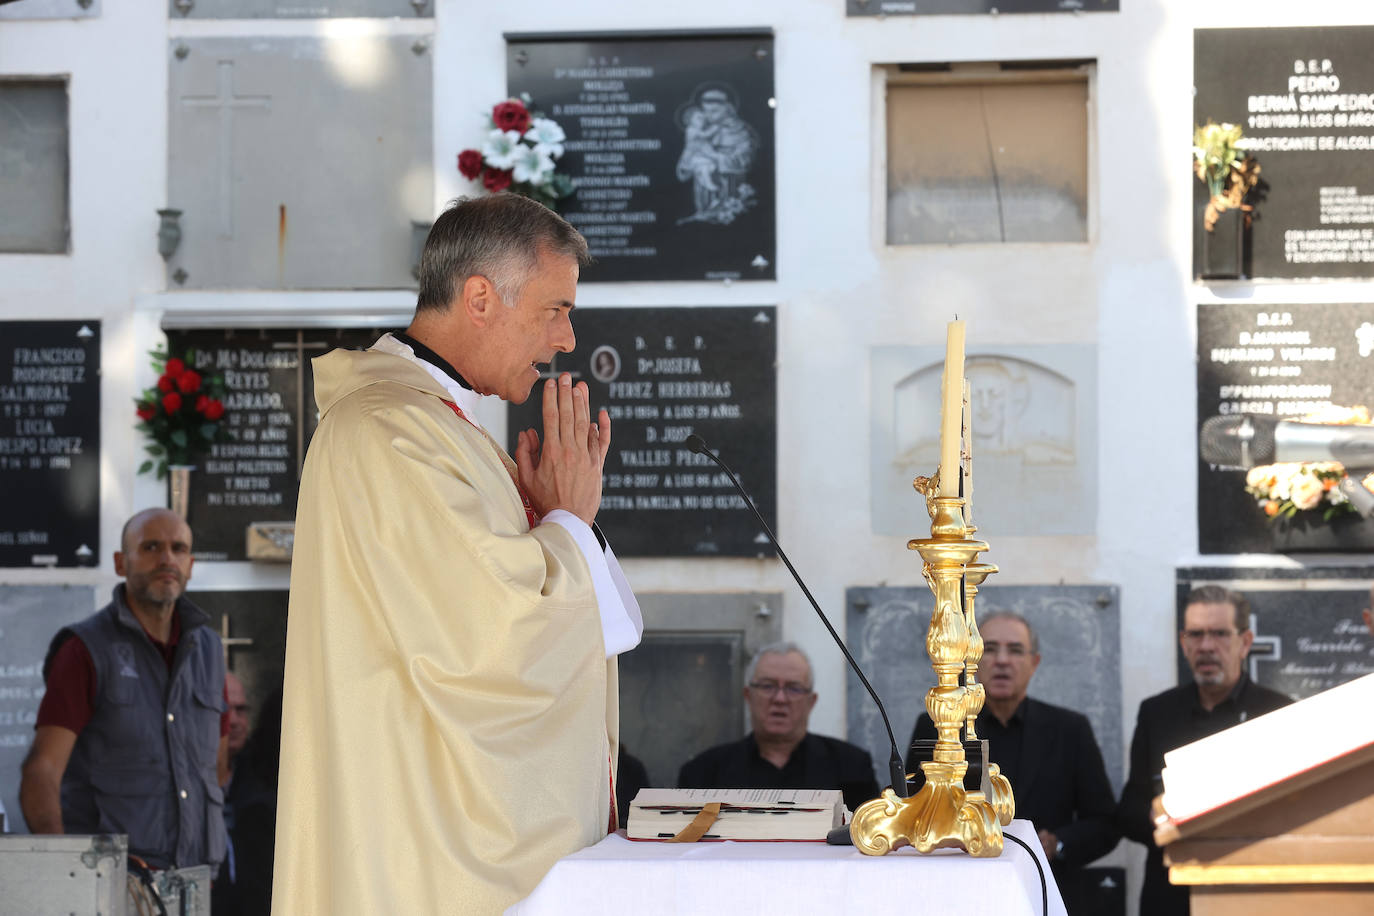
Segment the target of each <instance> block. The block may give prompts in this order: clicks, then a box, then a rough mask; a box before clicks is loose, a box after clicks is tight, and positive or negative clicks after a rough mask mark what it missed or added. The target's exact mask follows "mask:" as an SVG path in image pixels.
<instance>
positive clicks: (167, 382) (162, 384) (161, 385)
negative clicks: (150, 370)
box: [157, 372, 174, 391]
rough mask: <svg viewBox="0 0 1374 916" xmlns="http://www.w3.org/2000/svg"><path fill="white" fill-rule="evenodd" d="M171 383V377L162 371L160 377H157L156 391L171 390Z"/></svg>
mask: <svg viewBox="0 0 1374 916" xmlns="http://www.w3.org/2000/svg"><path fill="white" fill-rule="evenodd" d="M173 384H174V383H173V382H172V377H171V376H170V375H167V374H166V373H165V372H164V373H163V374H162V377H161V378H159V379H158V380H157V390H158V391H171V390H172V387H173Z"/></svg>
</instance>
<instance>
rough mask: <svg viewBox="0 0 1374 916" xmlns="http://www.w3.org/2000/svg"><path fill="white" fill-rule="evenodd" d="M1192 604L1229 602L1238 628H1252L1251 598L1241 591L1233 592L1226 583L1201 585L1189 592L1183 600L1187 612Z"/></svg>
mask: <svg viewBox="0 0 1374 916" xmlns="http://www.w3.org/2000/svg"><path fill="white" fill-rule="evenodd" d="M1190 604H1229V605H1231V611H1232V619H1233V620H1234V621H1235V625H1236V629H1237V630H1238V631H1239V632H1241V633H1244V632H1245V631H1246V630H1248V629H1250V599H1248V598H1246V597H1245V596H1244V595H1242V594H1241V593H1240V592H1233V591H1231V590H1230V589H1229V588H1227V587H1226V586H1224V585H1200V586H1198V587H1197V588H1195V589H1193V590H1192V591H1190V592H1189V593H1188V597H1187V598H1186V599H1184V601H1183V612H1184V614H1187V612H1188V606H1189V605H1190Z"/></svg>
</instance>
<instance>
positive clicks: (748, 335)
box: [508, 306, 777, 557]
mask: <svg viewBox="0 0 1374 916" xmlns="http://www.w3.org/2000/svg"><path fill="white" fill-rule="evenodd" d="M775 318H776V309H775V308H774V307H773V306H745V307H729V308H614V309H611V308H599V309H598V308H579V309H578V310H577V311H576V312H575V313H574V314H573V328H574V330H575V331H576V333H577V350H576V352H574V353H571V354H568V355H560V356H559V357H558V359H557V360H556V361H555V363H554V366H553V371H555V372H571V373H572V374H573V376H574V378H575V379H581V380H584V381H586V382H587V385H588V387H589V388H590V391H591V399H592V409H593V410H597V409H599V408H600V407H602V406H604V407H606V408H607V409H608V410H609V411H610V416H611V451H610V454H609V455H608V456H607V457H606V466H605V476H604V477H603V483H602V496H601V511H600V512H599V513H598V514H597V517H596V519H597V522H599V523H600V525H601V528H602V530H603V531H604V532H605V533H606V536H607V537H608V538H610V540H611V543H612V544H613V545H614V547H615V552H616V553H617V554H618V555H620V556H632V557H671V556H732V557H740V556H768V555H771V554H772V553H773V548H772V546H771V545H770V544H769V543H768V538H767V535H765V534H764V533H763V530H762V529H761V528H760V527H759V524H758V521H757V520H756V519H755V518H754V515H753V513H752V512H750V511H749V508H748V506H747V505H746V504H745V502H744V499H743V498H742V497H741V496H740V495H739V493H738V492H737V491H736V490H735V488H734V487H733V486H731V484H730V480H729V478H728V477H726V475H725V474H724V473H723V472H722V471H721V470H720V469H719V468H718V467H716V466H715V465H714V464H712V463H711V462H710V461H709V460H708V459H707V458H706V457H705V456H704V455H697V454H694V453H693V452H691V451H690V450H689V449H688V448H687V445H686V439H687V437H688V436H690V435H693V434H696V435H698V436H700V437H701V438H702V439H704V440H706V444H707V445H708V446H710V447H711V448H712V450H713V451H715V452H716V454H717V455H719V456H720V458H721V460H723V461H724V462H725V463H726V464H727V465H729V466H730V468H731V469H732V470H733V471H734V472H735V475H736V476H737V477H738V478H739V480H740V483H741V484H742V485H743V486H744V488H745V490H746V491H747V492H748V493H749V496H750V498H751V499H753V501H754V503H755V505H757V506H758V508H759V511H760V512H761V513H763V517H764V518H765V519H767V520H768V525H769V527H771V528H773V530H774V531H776V530H777V471H776V461H777V378H776V367H775V365H774V360H775V357H776V353H777V331H776V325H775V323H774V321H775ZM541 404H542V394H541V391H540V389H539V388H536V389H535V390H534V392H533V393H532V394H531V396H530V398H529V400H527V401H526V402H525V403H524V404H523V405H520V406H512V407H511V408H510V411H509V426H508V438H509V450H510V451H511V453H512V454H514V451H515V437H516V434H517V433H518V432H519V431H520V430H522V429H528V428H531V427H533V428H534V429H537V430H540V434H541V435H542V431H543V422H542V419H541V416H540V409H541Z"/></svg>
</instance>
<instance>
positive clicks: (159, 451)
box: [148, 442, 166, 457]
mask: <svg viewBox="0 0 1374 916" xmlns="http://www.w3.org/2000/svg"><path fill="white" fill-rule="evenodd" d="M148 454H149V455H153V456H154V457H156V456H158V455H165V454H166V450H165V449H163V447H162V446H160V445H158V444H157V443H156V442H154V443H153V444H152V445H150V446H148Z"/></svg>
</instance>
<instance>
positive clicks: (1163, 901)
mask: <svg viewBox="0 0 1374 916" xmlns="http://www.w3.org/2000/svg"><path fill="white" fill-rule="evenodd" d="M1178 638H1179V645H1180V646H1181V647H1182V649H1183V657H1184V658H1185V659H1187V661H1188V667H1189V669H1191V671H1192V673H1193V680H1192V682H1191V683H1187V684H1180V685H1178V686H1177V687H1173V688H1170V689H1169V690H1166V691H1164V692H1163V693H1159V694H1156V695H1154V696H1152V697H1149V698H1147V699H1146V700H1144V701H1143V702H1142V703H1141V704H1140V713H1139V715H1137V717H1136V724H1135V735H1134V737H1132V738H1131V772H1130V775H1129V776H1128V777H1127V778H1126V786H1125V788H1124V789H1122V792H1121V801H1120V802H1119V803H1118V805H1117V810H1116V816H1117V824H1118V826H1119V827H1120V828H1121V832H1122V833H1123V834H1125V835H1126V836H1127V837H1128V838H1130V839H1132V840H1135V841H1136V842H1137V843H1144V844H1145V848H1146V849H1147V850H1148V852H1147V854H1146V857H1145V884H1144V887H1143V888H1142V889H1141V893H1140V912H1141V914H1142V916H1145V914H1148V916H1188V912H1189V909H1190V907H1189V901H1188V888H1187V887H1185V886H1179V885H1175V884H1170V883H1169V873H1168V870H1167V869H1166V868H1165V867H1164V851H1163V850H1162V849H1160V848H1159V847H1158V846H1156V845H1155V842H1154V824H1153V823H1152V822H1151V820H1150V803H1151V802H1152V801H1153V800H1154V797H1155V796H1156V795H1158V794H1159V793H1160V792H1161V791H1162V787H1161V785H1160V781H1159V777H1160V773H1161V772H1162V771H1163V769H1164V755H1165V754H1166V753H1168V752H1169V751H1172V750H1173V749H1174V748H1178V747H1182V746H1183V745H1185V744H1191V743H1192V742H1194V741H1197V740H1198V739H1200V738H1205V737H1207V736H1208V735H1211V734H1215V733H1216V732H1219V731H1222V730H1223V729H1227V728H1230V727H1231V726H1233V725H1239V724H1240V723H1241V722H1244V721H1246V720H1247V719H1253V718H1254V717H1255V716H1260V715H1263V714H1264V713H1267V712H1272V711H1273V710H1275V709H1278V708H1280V707H1282V706H1287V705H1288V704H1289V703H1291V702H1293V701H1292V699H1291V698H1289V697H1287V696H1285V695H1283V694H1281V693H1278V692H1277V691H1274V690H1270V689H1268V688H1267V687H1261V686H1260V685H1259V684H1256V683H1254V682H1253V681H1251V680H1250V678H1249V676H1248V675H1247V674H1246V673H1245V656H1246V655H1247V654H1249V652H1250V645H1251V644H1252V643H1253V642H1254V640H1255V634H1254V633H1253V632H1252V631H1251V630H1250V602H1249V601H1247V600H1246V599H1245V596H1244V595H1242V594H1240V593H1239V592H1233V591H1229V590H1227V589H1226V588H1223V587H1222V586H1220V585H1204V586H1202V587H1200V588H1195V589H1193V590H1192V591H1191V592H1189V593H1188V597H1187V600H1186V601H1185V602H1184V610H1183V631H1182V632H1181V633H1179V637H1178ZM1217 778H1219V779H1222V778H1225V777H1224V775H1223V774H1218V775H1217Z"/></svg>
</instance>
